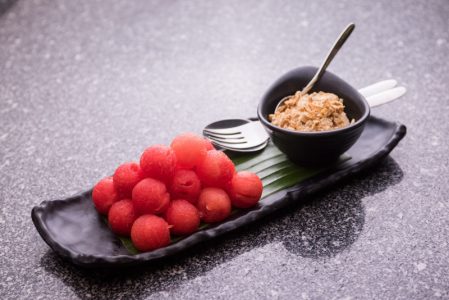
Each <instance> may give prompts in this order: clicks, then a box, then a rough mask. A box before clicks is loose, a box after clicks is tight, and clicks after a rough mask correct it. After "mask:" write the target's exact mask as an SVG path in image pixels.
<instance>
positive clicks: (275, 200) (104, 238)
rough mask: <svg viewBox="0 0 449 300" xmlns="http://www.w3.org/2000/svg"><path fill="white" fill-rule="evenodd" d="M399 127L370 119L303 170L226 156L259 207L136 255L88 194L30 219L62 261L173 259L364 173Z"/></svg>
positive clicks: (394, 140)
mask: <svg viewBox="0 0 449 300" xmlns="http://www.w3.org/2000/svg"><path fill="white" fill-rule="evenodd" d="M405 134H406V128H405V126H404V125H401V124H398V123H395V122H390V121H386V120H383V119H380V118H377V117H373V116H371V117H370V118H369V120H368V121H367V123H366V127H365V129H364V131H363V133H362V135H361V137H360V139H359V140H358V141H357V142H356V143H355V144H354V146H352V147H351V148H350V149H349V150H348V152H347V153H346V154H345V155H343V156H342V157H341V158H340V160H339V161H338V162H337V163H335V164H334V165H331V166H327V167H322V168H316V169H310V168H309V169H306V168H301V167H298V166H296V165H293V164H292V163H291V162H290V161H288V159H287V158H286V157H285V155H283V154H282V153H281V152H280V151H279V150H278V149H277V148H276V147H275V146H274V145H272V144H271V143H270V145H269V146H268V147H267V148H265V150H263V151H261V152H259V153H256V154H236V153H227V154H228V155H229V156H230V158H231V159H232V160H233V161H234V163H235V164H236V168H237V170H250V171H253V172H255V173H257V174H258V175H259V177H260V178H261V179H262V182H263V184H264V193H263V195H262V199H261V200H260V202H259V204H258V205H256V206H255V207H252V208H250V209H240V210H235V211H233V213H232V215H231V216H230V217H229V218H227V219H226V220H225V221H223V222H221V223H218V224H215V225H204V226H201V227H200V229H199V230H198V231H197V232H195V233H193V234H191V235H189V236H186V237H183V238H177V239H176V240H172V243H171V244H170V245H168V246H166V247H164V248H160V249H157V250H154V251H151V252H145V253H138V252H137V251H136V250H135V249H134V248H133V247H132V243H130V241H129V239H126V238H120V237H118V236H116V235H115V234H114V233H112V231H111V230H110V229H109V228H108V225H107V223H106V222H105V221H104V217H102V216H100V215H99V214H98V213H97V211H96V210H95V208H94V205H93V203H92V199H91V193H92V190H87V191H85V192H83V193H80V194H78V195H75V196H72V197H69V198H67V199H58V200H53V201H44V202H42V203H41V204H40V205H38V206H35V207H34V208H33V209H32V212H31V217H32V220H33V222H34V225H35V226H36V229H37V231H38V232H39V234H40V235H41V236H42V238H43V239H44V241H45V242H46V243H47V244H48V245H49V246H50V248H51V249H53V250H54V251H55V252H56V253H57V254H59V255H60V256H61V257H63V258H64V259H66V260H68V261H70V262H72V263H74V264H76V265H79V266H83V267H91V268H109V267H111V268H121V267H127V266H133V265H142V264H151V263H155V262H160V261H163V260H164V259H167V258H170V257H173V256H175V255H177V254H179V253H181V252H183V251H185V250H186V249H189V248H191V247H193V246H195V245H197V244H200V243H202V242H204V241H207V240H210V239H214V238H217V237H219V236H221V235H223V234H225V233H227V232H230V231H234V230H237V229H239V228H241V227H243V226H245V225H247V224H250V223H252V222H255V221H257V220H259V219H262V218H266V217H268V216H269V215H270V214H272V213H273V212H275V211H277V210H279V209H281V208H282V207H285V206H288V205H289V204H292V203H295V202H298V201H304V200H305V198H306V197H307V196H308V195H310V194H312V193H314V192H316V191H318V190H321V189H324V188H326V187H329V186H331V185H334V184H336V183H338V182H340V181H342V180H343V179H345V178H347V177H349V176H352V175H354V174H356V173H358V172H360V171H362V170H364V169H367V168H369V167H371V166H373V165H375V164H376V163H378V162H379V161H380V160H382V159H383V158H385V157H386V156H387V155H388V154H389V153H390V151H392V150H393V149H394V147H395V146H396V145H397V144H398V142H399V141H400V140H401V139H402V138H403V137H404V136H405Z"/></svg>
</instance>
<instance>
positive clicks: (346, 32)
mask: <svg viewBox="0 0 449 300" xmlns="http://www.w3.org/2000/svg"><path fill="white" fill-rule="evenodd" d="M354 28H355V24H354V23H350V24H349V25H348V26H346V28H345V30H343V32H342V33H341V34H340V36H339V37H338V39H337V40H336V41H335V43H334V45H333V46H332V48H331V49H330V50H329V53H328V54H327V56H326V59H325V60H324V61H323V63H322V64H321V66H320V68H319V69H318V71H317V72H316V73H315V76H313V78H312V80H310V82H309V83H308V84H307V86H306V87H305V88H303V89H302V91H301V93H302V94H307V93H308V92H309V91H310V89H311V88H312V87H313V85H314V84H315V83H316V82H317V81H318V80H320V78H321V76H323V74H324V71H326V68H327V67H328V66H329V64H330V63H331V61H332V59H334V57H335V55H336V54H337V52H338V50H340V48H341V47H342V46H343V44H344V43H345V42H346V39H347V38H348V37H349V36H350V35H351V33H352V31H353V30H354Z"/></svg>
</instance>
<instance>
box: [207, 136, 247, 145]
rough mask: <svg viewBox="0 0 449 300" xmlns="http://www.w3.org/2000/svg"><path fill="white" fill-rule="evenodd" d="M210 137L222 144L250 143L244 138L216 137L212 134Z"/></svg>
mask: <svg viewBox="0 0 449 300" xmlns="http://www.w3.org/2000/svg"><path fill="white" fill-rule="evenodd" d="M208 138H209V139H211V140H212V141H213V142H216V143H217V144H222V145H236V144H247V143H248V142H247V141H246V140H244V139H240V140H225V139H220V138H216V137H212V136H208Z"/></svg>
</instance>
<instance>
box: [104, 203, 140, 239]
mask: <svg viewBox="0 0 449 300" xmlns="http://www.w3.org/2000/svg"><path fill="white" fill-rule="evenodd" d="M136 218H137V215H136V212H135V210H134V206H133V203H132V201H131V200H130V199H123V200H120V201H117V202H115V203H114V204H112V206H111V209H109V213H108V222H109V227H111V230H112V231H113V232H114V233H116V234H118V235H124V236H129V235H130V233H131V227H132V226H133V223H134V221H135V220H136Z"/></svg>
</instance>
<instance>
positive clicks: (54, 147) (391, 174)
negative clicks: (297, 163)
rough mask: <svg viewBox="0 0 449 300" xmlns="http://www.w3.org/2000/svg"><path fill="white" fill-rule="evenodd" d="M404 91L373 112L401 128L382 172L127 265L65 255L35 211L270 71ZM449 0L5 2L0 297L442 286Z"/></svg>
mask: <svg viewBox="0 0 449 300" xmlns="http://www.w3.org/2000/svg"><path fill="white" fill-rule="evenodd" d="M350 21H354V22H355V23H356V24H357V29H356V31H355V32H354V34H353V35H352V37H351V39H350V40H349V42H348V43H347V45H346V46H345V48H344V49H343V50H342V51H341V53H340V54H339V55H338V57H337V59H336V60H335V61H334V62H333V64H332V65H331V67H330V69H331V70H332V71H333V72H335V73H337V74H339V75H340V76H341V77H343V78H344V79H346V80H347V81H349V82H351V83H353V84H354V86H356V87H363V86H365V85H367V84H370V83H373V82H375V81H378V80H381V79H386V78H395V79H397V80H398V81H399V82H400V83H401V84H403V85H405V86H407V88H408V91H409V92H408V95H407V96H406V97H404V98H402V99H401V100H400V101H397V102H395V103H392V104H390V105H388V106H384V107H380V108H376V109H375V110H374V114H375V115H377V116H381V117H384V118H388V119H391V120H397V121H400V122H402V123H404V124H406V125H407V127H408V134H407V136H406V138H405V139H404V140H403V141H402V142H401V143H400V145H399V146H398V147H397V148H396V149H395V150H394V151H393V152H392V154H391V156H390V157H388V158H387V159H386V160H385V161H384V162H383V163H381V164H380V165H379V166H378V167H377V168H375V169H373V170H371V171H370V172H367V173H365V174H363V175H361V176H358V177H357V178H354V179H352V180H349V181H346V182H345V183H344V184H341V185H340V186H337V187H334V188H332V189H330V190H328V191H326V192H322V193H320V194H318V195H316V196H314V197H313V198H311V199H310V201H309V202H308V204H306V205H301V206H296V207H291V208H289V209H286V210H283V211H281V212H280V213H278V214H276V215H275V216H273V218H270V219H267V220H266V221H265V222H262V223H260V224H258V225H257V226H252V227H248V228H246V229H245V230H244V231H239V232H236V233H233V234H230V235H227V236H226V237H225V238H223V239H222V240H220V241H216V242H215V243H214V244H209V245H206V246H204V247H199V248H196V249H195V251H192V252H190V253H188V254H187V255H185V256H182V257H178V258H177V259H174V260H173V262H172V263H169V264H166V265H162V266H159V267H149V268H145V269H143V270H139V272H137V273H134V274H126V273H121V274H104V273H98V272H92V271H89V272H88V271H83V270H80V269H77V268H75V267H74V266H72V265H69V264H67V263H65V262H64V261H61V260H60V259H59V258H58V257H57V256H55V255H54V254H53V253H52V251H51V250H50V249H49V247H48V246H47V245H46V244H45V243H44V242H43V241H42V240H41V238H40V236H39V235H38V233H37V232H36V230H35V228H34V226H33V224H32V222H31V218H30V211H31V208H32V207H33V206H34V205H36V204H38V203H40V202H41V201H43V200H49V199H55V198H63V197H66V196H69V195H72V194H73V193H75V192H78V191H80V190H83V189H86V188H89V187H90V186H92V185H93V183H94V182H95V181H96V180H98V179H99V178H100V177H102V176H104V175H105V174H108V173H111V172H112V171H113V170H114V168H115V166H116V165H117V164H119V163H120V162H123V161H128V160H130V159H134V158H137V156H138V154H139V152H140V151H141V150H142V149H144V147H145V146H147V145H148V144H151V143H167V142H169V140H170V139H171V138H172V137H173V135H174V134H175V133H177V132H181V131H185V130H190V131H196V132H200V130H201V128H202V127H203V126H204V125H206V124H208V123H210V122H212V121H214V120H217V119H221V118H229V117H247V116H254V115H255V114H256V112H255V108H256V104H257V102H258V100H259V99H260V97H261V94H262V93H263V92H264V91H265V89H266V88H267V86H268V85H269V84H270V83H271V82H272V81H273V80H274V79H275V78H277V77H278V76H279V75H280V74H282V73H283V72H285V71H287V70H289V69H291V68H292V67H296V66H300V65H318V64H319V63H320V61H321V58H322V57H323V55H324V54H325V53H326V51H327V49H328V47H329V45H330V43H331V42H332V41H333V40H334V38H335V37H336V36H337V34H338V33H339V32H340V30H341V29H342V28H343V27H344V26H345V25H346V24H347V23H348V22H350ZM448 56H449V2H448V1H444V0H435V1H405V0H403V1H389V0H381V1H358V0H350V1H346V0H344V1H333V0H319V1H307V2H306V1H291V2H289V3H280V2H278V1H240V0H238V1H237V0H235V1H182V2H181V1H162V0H161V1H151V2H149V1H121V0H120V1H109V2H107V1H100V0H98V1H97V0H95V1H92V0H86V1H44V0H43V1H36V0H30V1H29V0H27V1H25V0H21V1H17V2H15V1H8V0H0V204H1V212H0V229H1V235H0V241H1V242H0V265H1V267H0V278H1V280H0V295H1V298H3V299H77V298H94V299H116V298H121V299H140V298H150V299H160V298H163V297H166V298H180V299H209V298H222V299H228V298H234V299H254V298H273V299H276V298H281V299H289V298H290V299H291V298H294V299H370V298H371V299H432V298H439V297H440V298H446V299H448V298H449V245H448V239H449V188H448V178H449V155H448V149H449V139H448V138H449V133H448V132H449V122H448V120H447V119H448V117H447V116H448V115H449V98H448V92H449V91H448V87H447V86H448V83H449V63H448Z"/></svg>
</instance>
